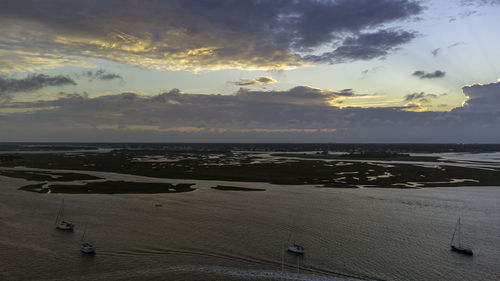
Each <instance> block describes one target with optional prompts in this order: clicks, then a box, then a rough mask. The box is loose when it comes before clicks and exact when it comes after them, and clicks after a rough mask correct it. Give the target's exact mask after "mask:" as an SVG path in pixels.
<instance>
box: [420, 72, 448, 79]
mask: <svg viewBox="0 0 500 281" xmlns="http://www.w3.org/2000/svg"><path fill="white" fill-rule="evenodd" d="M412 75H413V76H417V77H419V78H420V79H434V78H443V77H444V76H445V75H446V72H444V71H441V70H436V71H434V72H425V71H422V70H417V71H415V72H413V74H412Z"/></svg>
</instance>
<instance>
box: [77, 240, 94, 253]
mask: <svg viewBox="0 0 500 281" xmlns="http://www.w3.org/2000/svg"><path fill="white" fill-rule="evenodd" d="M80 250H81V251H82V252H83V253H85V254H95V249H94V246H92V245H91V244H90V243H88V242H85V243H82V245H80Z"/></svg>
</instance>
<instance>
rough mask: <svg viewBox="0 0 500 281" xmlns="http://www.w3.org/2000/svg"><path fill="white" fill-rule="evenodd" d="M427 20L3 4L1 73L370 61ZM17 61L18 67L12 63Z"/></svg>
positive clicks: (128, 0) (296, 5) (279, 6)
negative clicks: (96, 65) (84, 64)
mask: <svg viewBox="0 0 500 281" xmlns="http://www.w3.org/2000/svg"><path fill="white" fill-rule="evenodd" d="M27 7H28V8H27ZM421 11H422V7H421V6H420V4H419V3H418V2H417V1H412V0H337V1H314V0H311V1H293V0H269V1H262V0H253V1H240V0H220V1H201V0H182V1H181V0H171V1H140V2H138V1H133V0H124V1H121V0H120V1H118V0H109V1H98V0H88V1H70V2H68V1H65V0H47V1H35V0H22V1H20V0H4V1H1V2H0V23H1V25H0V36H2V37H3V38H5V40H4V41H1V42H0V50H4V51H7V52H10V53H9V54H5V55H4V57H0V59H3V60H4V61H6V62H8V63H5V65H4V66H2V67H3V68H4V69H1V71H4V72H6V71H9V68H10V69H12V68H14V66H16V68H17V69H30V68H29V66H30V64H33V62H32V60H31V59H30V57H29V55H30V54H34V53H44V54H47V60H50V59H51V58H53V60H56V59H57V61H52V64H50V63H48V62H47V65H48V66H46V67H53V66H54V65H57V64H59V65H60V64H61V63H64V58H61V57H51V55H52V56H55V55H57V56H60V55H64V56H65V58H67V59H68V60H70V59H73V60H74V59H75V57H76V56H85V57H91V58H99V59H108V60H113V61H117V62H120V63H127V64H132V65H138V66H143V67H151V68H163V69H164V68H167V69H174V70H176V69H184V70H194V71H196V70H201V69H220V68H252V69H255V68H259V69H282V68H290V67H299V66H302V65H306V64H308V63H310V62H309V61H307V60H305V59H304V58H311V59H312V61H314V62H323V61H326V62H331V63H332V62H333V63H334V62H343V61H349V60H358V59H363V60H364V59H372V58H377V57H380V56H385V55H387V54H388V53H389V52H388V51H384V50H383V48H386V49H389V50H392V49H393V48H394V47H397V46H400V45H401V44H404V43H407V42H408V41H409V40H411V39H413V38H414V33H412V32H410V31H404V30H403V31H388V30H382V31H378V32H373V31H374V30H379V29H381V28H382V27H384V26H386V25H387V24H394V23H396V24H397V23H398V22H401V21H404V20H408V19H410V18H411V17H413V16H416V15H418V14H419V13H420V12H421ZM27 38H29V40H26V39H27ZM370 44H373V45H370ZM339 45H340V47H339ZM332 46H337V47H336V48H335V49H334V50H331V51H326V52H325V51H324V50H325V49H327V50H328V49H332ZM319 50H322V51H323V52H325V54H324V55H317V53H318V51H319ZM14 55H15V56H17V57H16V58H17V59H16V61H17V64H15V63H14V62H10V61H7V59H9V58H12V57H13V56H14ZM10 60H12V59H10ZM71 63H75V62H74V61H71ZM24 64H25V65H24ZM36 66H37V67H39V68H40V67H43V66H41V65H40V63H39V64H38V65H36Z"/></svg>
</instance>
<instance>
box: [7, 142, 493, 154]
mask: <svg viewBox="0 0 500 281" xmlns="http://www.w3.org/2000/svg"><path fill="white" fill-rule="evenodd" d="M99 148H104V149H110V148H111V149H130V150H168V151H271V152H296V151H334V152H347V153H356V152H361V153H367V152H369V153H387V152H392V153H418V152H420V153H433V152H495V151H500V144H441V143H440V144H432V143H428V144H421V143H419V144H412V143H399V144H393V143H391V144H382V143H373V144H370V143H0V151H26V150H27V151H39V150H42V151H59V150H82V149H85V150H94V149H99Z"/></svg>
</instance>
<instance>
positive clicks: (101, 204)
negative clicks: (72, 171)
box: [0, 173, 500, 280]
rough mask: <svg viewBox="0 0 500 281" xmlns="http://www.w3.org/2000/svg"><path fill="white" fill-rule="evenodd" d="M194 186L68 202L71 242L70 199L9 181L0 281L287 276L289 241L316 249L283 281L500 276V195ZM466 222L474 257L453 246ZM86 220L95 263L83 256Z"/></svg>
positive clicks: (0, 213) (461, 190)
mask: <svg viewBox="0 0 500 281" xmlns="http://www.w3.org/2000/svg"><path fill="white" fill-rule="evenodd" d="M99 175H101V176H103V175H104V176H106V177H107V178H122V179H123V178H126V179H127V180H134V179H136V180H139V179H140V180H142V181H144V180H147V178H144V177H134V176H124V175H119V174H112V173H99ZM155 181H161V180H158V179H157V180H155ZM163 181H165V180H163ZM177 182H182V180H177ZM185 182H194V183H197V185H196V188H197V190H196V191H194V192H188V193H176V194H156V195H64V200H65V216H66V218H67V219H68V220H70V221H72V222H73V223H75V224H76V229H75V232H74V233H66V232H62V231H57V230H56V229H55V227H54V221H55V217H56V214H57V211H58V210H59V208H60V203H61V198H62V197H61V195H59V194H36V193H30V192H24V191H19V190H17V188H18V187H19V186H22V185H24V184H26V183H27V182H26V181H24V180H22V179H11V178H6V177H0V279H1V280H30V279H37V280H40V279H41V280H61V279H66V280H98V279H101V280H103V279H105V280H166V279H167V280H168V279H183V280H241V279H273V278H275V279H279V278H280V277H281V274H280V272H281V256H282V255H281V253H282V252H281V250H282V248H283V242H286V241H287V240H288V239H290V243H292V242H294V241H295V242H297V243H299V244H301V245H302V246H304V247H305V249H306V254H305V256H304V257H303V258H302V259H301V260H300V274H295V273H296V271H297V268H296V265H297V263H296V262H297V260H296V258H295V256H293V255H291V254H288V253H286V254H285V264H286V266H285V271H286V275H284V277H286V278H287V279H290V280H308V279H317V280H327V279H328V277H332V278H333V277H335V276H337V277H340V278H359V279H383V280H495V279H500V268H499V267H498V261H499V260H500V250H499V249H498V246H499V245H500V204H498V202H499V200H500V188H499V187H453V188H432V189H431V188H429V189H412V190H407V189H369V188H365V189H332V188H317V187H312V186H276V185H270V184H265V183H244V184H243V183H242V184H238V185H239V186H247V187H254V188H264V189H266V191H264V192H233V191H220V190H213V189H210V186H214V185H216V184H226V185H227V183H224V182H212V181H197V180H186V181H185ZM156 202H159V203H161V204H162V207H155V203H156ZM459 215H460V216H461V217H462V223H463V237H464V241H465V242H466V243H469V244H471V245H472V247H473V249H474V256H473V257H466V256H462V255H459V254H457V253H454V252H451V251H450V249H449V242H450V239H451V235H452V233H453V229H454V227H455V223H456V220H457V218H458V216H459ZM86 222H88V230H87V237H88V239H89V241H90V242H92V243H93V244H94V246H95V247H96V248H97V254H96V255H95V256H94V257H90V256H85V255H82V254H81V253H80V251H79V244H80V238H81V234H82V232H83V227H84V225H85V223H86Z"/></svg>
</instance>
